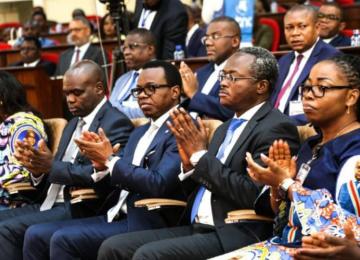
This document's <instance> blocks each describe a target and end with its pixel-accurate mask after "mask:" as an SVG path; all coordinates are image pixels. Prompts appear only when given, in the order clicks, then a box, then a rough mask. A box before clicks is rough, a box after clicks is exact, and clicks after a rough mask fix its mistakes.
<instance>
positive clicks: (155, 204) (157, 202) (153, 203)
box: [135, 198, 186, 210]
mask: <svg viewBox="0 0 360 260" xmlns="http://www.w3.org/2000/svg"><path fill="white" fill-rule="evenodd" d="M164 206H178V207H186V202H185V201H181V200H173V199H161V198H152V199H142V200H138V201H135V207H138V208H140V207H147V209H148V210H153V209H158V208H161V207H164Z"/></svg>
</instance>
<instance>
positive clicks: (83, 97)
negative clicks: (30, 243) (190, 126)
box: [0, 60, 133, 260]
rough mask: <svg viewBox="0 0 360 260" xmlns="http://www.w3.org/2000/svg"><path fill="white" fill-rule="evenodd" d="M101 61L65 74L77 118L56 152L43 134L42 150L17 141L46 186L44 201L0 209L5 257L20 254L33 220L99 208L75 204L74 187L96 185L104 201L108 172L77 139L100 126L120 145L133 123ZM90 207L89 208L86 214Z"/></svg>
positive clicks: (37, 180)
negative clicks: (109, 88) (109, 86)
mask: <svg viewBox="0 0 360 260" xmlns="http://www.w3.org/2000/svg"><path fill="white" fill-rule="evenodd" d="M102 82H103V75H102V70H101V69H100V67H99V66H98V65H97V64H96V63H94V62H93V61H90V60H83V61H80V62H78V63H76V64H74V65H73V66H72V67H71V68H70V69H69V70H68V71H67V72H66V73H65V75H64V81H63V92H64V94H65V97H66V101H67V104H68V107H69V111H70V112H71V113H72V114H73V115H74V118H73V119H72V120H71V121H69V123H68V125H67V126H66V128H65V129H64V132H63V134H62V137H61V140H60V144H59V148H58V150H57V153H56V154H55V156H54V157H53V155H52V153H51V151H50V150H49V148H48V147H47V146H46V144H45V143H44V141H43V140H41V141H40V142H39V148H38V150H34V148H32V147H29V146H28V144H26V143H22V142H20V141H19V142H18V143H17V144H16V154H15V156H16V158H17V159H18V160H19V161H20V162H21V163H22V164H23V165H24V166H25V167H26V168H28V169H29V170H31V171H33V175H32V176H31V177H32V182H33V185H34V186H35V187H37V188H39V189H41V190H43V191H44V197H45V200H43V202H42V203H39V204H35V205H28V206H25V207H23V208H17V209H11V210H7V211H0V250H1V252H2V257H4V258H3V259H14V260H15V259H22V244H23V240H24V234H25V231H26V229H27V228H28V227H29V226H30V225H33V224H37V223H43V222H49V221H54V220H63V219H70V218H74V217H78V216H80V214H79V213H81V214H82V215H81V216H89V215H90V214H91V212H95V211H97V208H90V209H89V208H88V207H87V208H86V209H85V208H82V207H81V205H80V206H79V207H77V208H74V207H72V206H73V205H70V203H69V200H70V199H71V196H70V194H69V188H70V187H74V186H75V187H76V186H81V187H89V188H90V187H91V188H94V189H95V191H96V193H97V195H98V196H99V197H100V200H99V201H105V198H106V197H107V195H108V193H109V191H110V185H109V183H110V180H109V176H101V174H94V169H93V166H92V164H91V161H90V160H88V159H87V158H85V157H84V156H83V155H81V154H80V153H79V150H78V148H77V146H76V145H75V143H74V139H75V138H78V137H79V136H80V134H81V132H82V131H85V130H89V131H94V132H97V131H98V129H99V128H102V129H103V130H104V131H105V132H106V135H107V136H108V137H109V140H110V142H111V143H112V144H113V145H115V144H117V143H119V144H120V145H121V146H122V147H123V146H124V145H125V144H126V142H127V139H128V137H129V135H130V132H131V131H132V129H133V127H132V124H131V121H130V120H129V119H128V118H127V117H126V116H125V115H124V114H122V113H121V112H119V111H118V110H117V109H115V108H113V107H112V106H111V104H110V103H109V102H108V101H106V98H105V88H104V85H103V83H102ZM86 213H89V214H86Z"/></svg>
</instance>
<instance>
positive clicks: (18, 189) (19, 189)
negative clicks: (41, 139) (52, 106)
mask: <svg viewBox="0 0 360 260" xmlns="http://www.w3.org/2000/svg"><path fill="white" fill-rule="evenodd" d="M44 123H45V125H46V127H47V130H48V135H49V140H50V142H49V148H50V150H51V151H52V153H53V154H55V153H56V151H57V148H58V145H59V142H60V138H61V135H62V132H63V130H64V128H65V126H66V124H67V121H66V120H65V119H63V118H49V119H44ZM6 190H7V191H8V192H9V194H10V196H17V195H24V196H26V195H31V194H30V193H34V192H35V191H36V188H34V187H33V186H32V185H31V183H30V182H17V183H12V184H9V185H7V186H6Z"/></svg>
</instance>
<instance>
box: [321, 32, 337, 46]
mask: <svg viewBox="0 0 360 260" xmlns="http://www.w3.org/2000/svg"><path fill="white" fill-rule="evenodd" d="M338 36H339V35H338V34H336V35H334V36H333V37H330V38H327V39H324V38H322V39H321V40H323V41H324V42H325V43H327V44H329V43H330V42H331V41H332V40H333V39H335V38H336V37H338Z"/></svg>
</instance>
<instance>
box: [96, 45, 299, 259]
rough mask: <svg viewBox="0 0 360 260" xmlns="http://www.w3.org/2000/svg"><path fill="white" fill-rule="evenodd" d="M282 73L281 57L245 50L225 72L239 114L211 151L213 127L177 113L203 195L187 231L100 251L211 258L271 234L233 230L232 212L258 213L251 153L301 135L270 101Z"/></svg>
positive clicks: (265, 229)
mask: <svg viewBox="0 0 360 260" xmlns="http://www.w3.org/2000/svg"><path fill="white" fill-rule="evenodd" d="M277 74H278V68H277V62H276V59H275V57H274V56H273V55H272V54H271V53H270V52H269V51H267V50H265V49H263V48H260V47H251V48H242V49H240V50H239V51H238V52H236V53H235V54H233V55H232V56H231V57H230V58H229V59H228V61H227V62H226V64H225V66H224V68H223V70H222V71H221V72H220V76H219V80H220V85H221V88H220V92H219V97H220V102H221V104H222V105H224V106H225V107H227V108H228V109H230V110H231V111H233V112H234V113H235V115H234V116H233V117H232V119H230V120H228V121H227V122H225V123H223V124H222V125H220V126H219V127H218V129H217V130H216V132H215V134H214V137H213V138H212V141H211V142H210V144H209V146H207V141H206V139H207V138H206V137H207V135H206V132H207V131H206V129H205V126H204V124H203V122H202V121H201V120H200V119H199V120H198V126H197V125H195V124H194V123H193V120H192V119H191V117H190V116H189V115H188V114H187V113H186V112H185V110H183V109H181V108H180V109H175V110H173V112H172V113H171V118H172V121H171V123H169V127H170V129H171V131H172V132H173V134H174V135H175V138H176V142H177V144H178V147H179V151H182V153H180V155H181V159H182V166H183V167H182V169H183V172H182V173H181V174H180V175H179V179H180V180H182V183H183V185H184V186H186V185H189V183H195V184H196V185H197V186H196V187H197V189H196V190H195V192H192V194H191V195H190V196H189V198H188V203H187V205H188V207H187V210H186V212H187V213H188V214H184V224H186V225H185V226H179V227H173V228H166V229H158V230H151V231H140V232H134V233H128V234H122V235H116V236H114V237H112V238H109V239H107V240H106V241H105V242H104V243H103V244H102V246H101V248H100V250H99V254H98V259H99V260H105V259H133V260H138V259H157V260H160V259H164V260H165V259H208V258H210V257H214V256H216V255H220V254H223V253H225V252H229V251H230V250H232V249H233V248H239V247H242V246H245V245H248V244H251V243H252V242H255V241H259V239H260V240H261V239H262V238H266V237H269V236H271V233H272V224H270V225H269V224H266V223H264V222H263V223H261V222H256V221H254V222H243V223H237V224H226V223H225V221H224V219H225V218H226V216H227V213H228V212H229V211H233V210H237V209H252V208H253V206H254V201H255V198H256V197H257V195H258V194H259V192H260V190H261V185H259V184H258V183H254V182H253V181H252V180H251V178H250V177H249V175H248V173H247V169H246V167H247V163H246V160H245V155H246V153H247V152H250V153H252V154H255V155H256V160H257V161H258V162H260V161H261V159H260V156H261V154H262V153H264V154H267V153H268V149H269V146H270V145H271V144H272V143H273V141H274V140H277V139H282V140H286V141H287V142H288V144H289V145H290V147H291V149H292V151H293V152H296V150H297V148H298V142H299V141H298V134H297V130H296V127H295V126H294V125H293V124H292V123H291V120H290V119H289V118H288V117H286V116H285V115H283V114H282V113H280V112H279V111H278V110H276V109H273V108H272V106H271V104H270V102H268V99H269V97H270V93H271V91H272V89H273V84H274V83H275V81H276V77H277Z"/></svg>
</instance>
